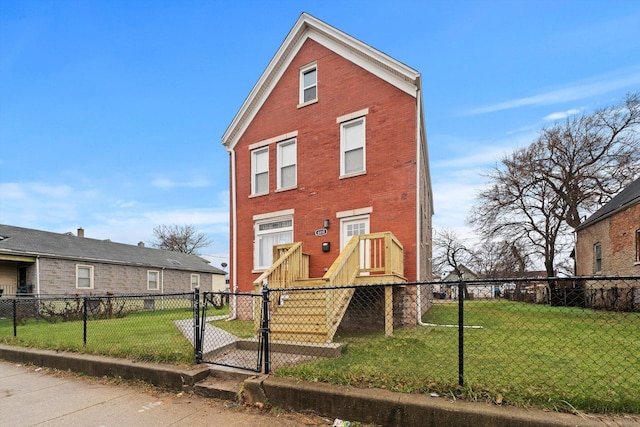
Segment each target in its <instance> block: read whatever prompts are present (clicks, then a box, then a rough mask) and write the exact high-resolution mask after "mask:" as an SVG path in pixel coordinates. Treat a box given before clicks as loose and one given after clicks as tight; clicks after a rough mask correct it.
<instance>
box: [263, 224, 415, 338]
mask: <svg viewBox="0 0 640 427" xmlns="http://www.w3.org/2000/svg"><path fill="white" fill-rule="evenodd" d="M364 250H366V258H367V262H363V258H364V257H363V256H362V251H364ZM274 259H275V260H276V261H275V262H274V263H273V265H272V266H271V268H270V269H269V270H267V271H265V272H264V273H263V274H262V275H261V276H260V277H259V278H258V279H257V280H256V281H255V282H254V285H255V286H256V287H257V288H258V287H260V286H262V284H263V283H264V282H265V281H266V283H267V286H268V287H269V289H270V290H271V293H270V330H271V339H272V340H277V341H293V342H309V343H325V342H332V340H333V337H334V335H335V333H336V331H337V329H338V327H339V326H340V323H341V322H342V319H343V317H344V315H345V313H346V311H347V308H348V307H349V303H350V302H351V298H352V297H353V294H354V293H355V289H356V288H355V286H354V285H357V284H359V285H364V284H370V283H377V284H378V283H390V282H403V281H405V279H404V277H403V270H402V265H403V257H402V245H401V244H400V243H399V242H398V240H397V239H396V238H395V237H394V236H393V235H392V234H391V233H390V232H389V233H377V234H370V235H360V236H354V237H353V238H352V239H351V241H350V242H349V244H348V245H347V246H346V247H345V249H344V250H343V251H342V253H341V254H340V256H339V257H338V258H336V260H335V262H334V263H333V265H332V266H331V268H330V269H329V270H328V271H327V273H325V275H324V276H323V277H322V278H316V279H309V278H308V271H309V268H308V267H309V266H308V262H309V256H308V255H306V254H304V253H303V252H302V244H301V243H299V242H298V243H293V244H288V245H278V246H275V247H274ZM385 261H388V262H385ZM386 264H388V265H386ZM363 273H364V274H363ZM388 294H389V295H388V298H391V292H388ZM388 305H389V306H390V304H388ZM257 310H259V307H258V308H257ZM255 314H256V315H255V316H254V318H255V319H256V321H255V327H256V329H257V328H258V327H259V319H260V315H259V312H256V313H255ZM391 316H392V313H391ZM392 324H393V320H392V318H391V325H392Z"/></svg>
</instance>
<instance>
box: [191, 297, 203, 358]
mask: <svg viewBox="0 0 640 427" xmlns="http://www.w3.org/2000/svg"><path fill="white" fill-rule="evenodd" d="M193 344H194V356H195V358H196V363H202V339H201V335H200V289H199V288H195V289H194V291H193Z"/></svg>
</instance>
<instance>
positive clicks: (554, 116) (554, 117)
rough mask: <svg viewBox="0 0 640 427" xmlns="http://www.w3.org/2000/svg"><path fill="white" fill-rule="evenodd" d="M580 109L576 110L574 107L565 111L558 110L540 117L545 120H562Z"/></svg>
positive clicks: (577, 112)
mask: <svg viewBox="0 0 640 427" xmlns="http://www.w3.org/2000/svg"><path fill="white" fill-rule="evenodd" d="M580 111H581V110H576V109H573V110H567V111H559V112H556V113H551V114H549V115H547V116H544V117H543V118H542V120H545V121H556V120H562V119H566V118H567V117H569V116H574V115H576V114H580Z"/></svg>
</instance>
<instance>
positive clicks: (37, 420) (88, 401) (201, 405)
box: [0, 361, 330, 427]
mask: <svg viewBox="0 0 640 427" xmlns="http://www.w3.org/2000/svg"><path fill="white" fill-rule="evenodd" d="M318 423H320V424H318ZM305 424H306V425H316V426H317V425H325V426H326V425H330V424H329V422H328V420H323V419H322V418H320V417H312V416H306V415H298V414H280V416H277V417H276V416H275V414H273V413H269V412H264V411H258V410H255V409H250V410H247V408H244V407H241V406H237V405H235V404H232V403H229V402H225V401H222V400H217V399H207V398H203V397H199V396H195V395H193V394H189V393H184V392H158V391H156V390H153V389H151V388H149V387H146V388H145V387H142V386H139V385H131V384H115V383H114V382H113V381H106V380H104V379H97V378H82V377H78V376H77V375H75V374H70V373H68V374H65V373H60V372H55V373H54V372H52V371H50V370H48V369H47V368H40V367H36V366H24V365H17V364H15V363H8V362H4V361H0V426H7V427H9V426H11V427H22V426H64V427H74V426H78V427H80V426H81V427H86V426H104V427H108V426H132V427H136V426H175V427H181V426H184V427H191V426H196V425H203V426H204V425H206V426H257V427H273V426H274V425H278V426H292V427H293V426H300V425H305Z"/></svg>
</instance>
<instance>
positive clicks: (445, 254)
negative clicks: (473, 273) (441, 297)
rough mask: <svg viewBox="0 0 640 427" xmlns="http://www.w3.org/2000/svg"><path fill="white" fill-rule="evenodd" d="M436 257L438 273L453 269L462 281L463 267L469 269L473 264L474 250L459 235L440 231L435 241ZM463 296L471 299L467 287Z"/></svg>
mask: <svg viewBox="0 0 640 427" xmlns="http://www.w3.org/2000/svg"><path fill="white" fill-rule="evenodd" d="M433 246H434V248H435V250H436V251H435V255H434V258H433V266H434V268H435V269H436V271H441V272H442V271H444V270H446V269H449V268H451V269H453V272H454V273H455V274H456V275H457V276H458V277H459V278H461V279H462V274H463V266H466V267H467V268H468V266H469V265H471V264H472V263H473V256H474V255H473V250H471V249H469V248H468V247H467V246H466V245H465V244H464V243H463V242H462V240H461V239H460V238H459V237H458V235H457V234H456V233H455V232H454V231H452V230H447V229H444V230H438V231H436V233H435V237H434V239H433ZM463 295H464V297H465V298H468V297H469V291H468V290H467V287H466V285H465V286H464V287H463Z"/></svg>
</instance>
